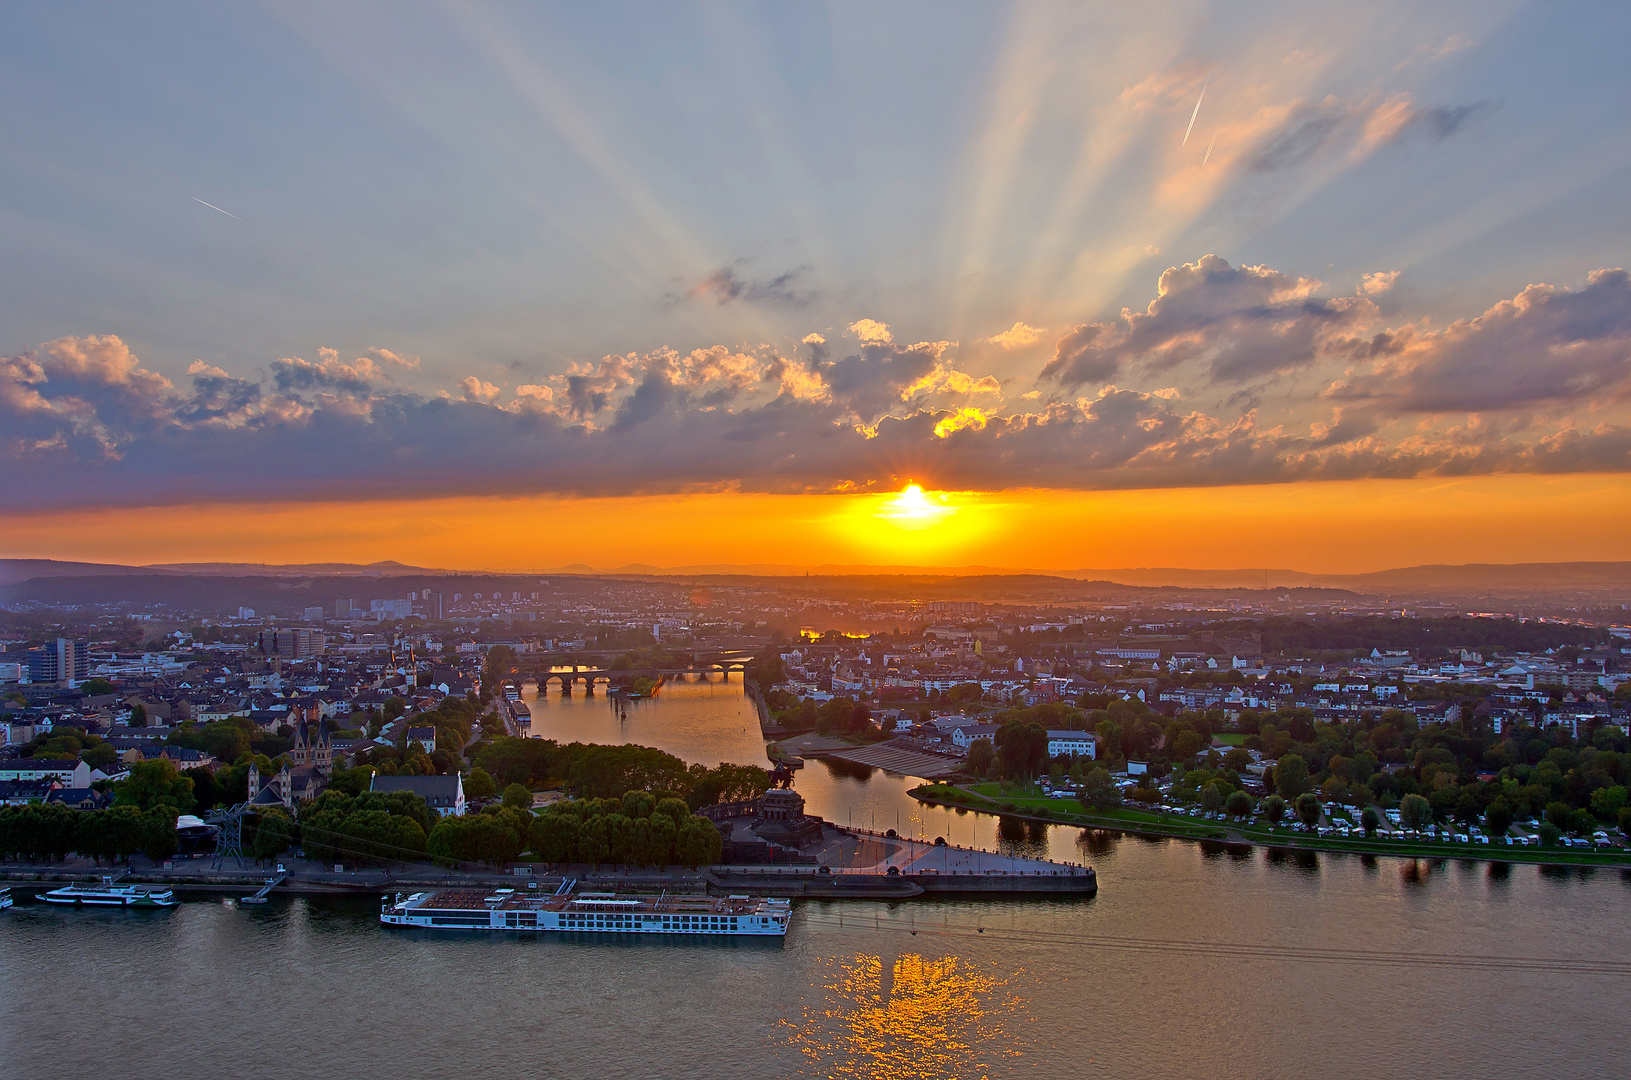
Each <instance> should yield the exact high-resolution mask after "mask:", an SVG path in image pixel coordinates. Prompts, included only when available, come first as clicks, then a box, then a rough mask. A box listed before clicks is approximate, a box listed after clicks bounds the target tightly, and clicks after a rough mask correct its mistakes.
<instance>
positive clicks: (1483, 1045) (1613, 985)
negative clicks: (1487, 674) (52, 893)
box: [0, 682, 1631, 1080]
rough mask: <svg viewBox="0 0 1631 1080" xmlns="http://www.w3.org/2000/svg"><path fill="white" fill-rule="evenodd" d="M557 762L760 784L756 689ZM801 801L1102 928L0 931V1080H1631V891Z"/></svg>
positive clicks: (1523, 872) (801, 917)
mask: <svg viewBox="0 0 1631 1080" xmlns="http://www.w3.org/2000/svg"><path fill="white" fill-rule="evenodd" d="M529 700H530V702H531V704H532V708H533V716H534V722H533V731H534V733H535V734H536V735H539V736H543V737H549V738H555V739H558V740H561V741H563V742H564V741H571V740H574V739H576V740H583V741H600V742H609V741H614V740H626V741H631V742H640V743H644V744H646V745H651V746H657V747H661V748H662V749H665V750H668V751H670V752H673V753H675V754H678V755H680V756H682V757H684V758H686V759H687V760H690V761H700V762H703V763H705V764H710V765H711V764H714V763H716V762H718V761H721V760H731V761H741V762H762V761H763V753H762V744H761V743H760V740H759V736H758V728H757V725H756V723H755V721H754V717H753V713H752V710H751V708H750V707H749V706H748V704H747V702H746V701H745V700H744V699H743V697H742V688H741V683H740V682H734V683H731V684H720V683H717V682H714V683H685V684H676V685H670V686H668V687H666V688H665V689H664V691H663V693H662V695H661V696H660V697H659V698H658V699H656V700H655V701H651V702H642V703H636V704H632V705H631V706H630V708H629V715H628V719H627V720H619V718H618V717H617V715H616V714H615V713H614V712H613V710H612V709H611V707H610V706H609V704H608V703H607V701H606V699H605V698H604V697H603V696H596V697H594V698H588V699H585V698H584V697H583V696H582V694H581V691H580V693H579V694H578V695H577V696H575V697H573V698H570V699H566V700H564V701H563V700H562V699H561V698H560V697H559V695H558V691H555V692H551V693H550V694H549V696H548V697H547V699H546V700H543V701H538V700H536V699H532V698H530V695H529ZM910 786H911V781H909V780H906V779H904V778H901V777H893V776H887V775H885V774H883V773H875V774H873V775H872V776H870V777H867V778H864V779H863V778H859V777H853V776H842V775H834V774H833V773H831V772H829V771H828V770H827V769H826V768H825V767H823V766H821V765H820V764H817V763H812V764H811V765H810V766H808V767H807V768H805V769H804V770H802V771H801V772H800V773H799V775H798V779H797V782H796V787H797V788H798V790H799V791H800V792H802V793H803V794H804V796H805V798H806V799H807V800H808V803H809V808H810V810H811V811H812V812H814V813H819V814H822V815H824V816H826V817H828V818H829V819H831V820H835V821H838V822H844V821H852V822H854V823H855V824H857V825H862V824H872V823H873V822H876V824H877V825H878V827H880V828H882V827H885V825H888V826H889V827H894V826H895V823H896V822H897V821H898V822H899V823H900V827H901V828H902V830H903V831H904V830H906V829H911V830H913V831H915V832H921V833H923V834H925V835H946V836H949V837H950V838H951V839H953V840H955V841H956V842H958V843H963V844H970V843H975V844H983V845H984V846H986V847H995V846H997V845H1003V846H1010V845H1018V846H1021V847H1024V848H1027V849H1029V850H1032V851H1035V852H1038V853H1041V852H1043V851H1045V852H1047V853H1048V854H1051V855H1052V856H1053V857H1055V858H1063V859H1069V860H1071V861H1087V862H1090V863H1091V864H1092V865H1094V866H1096V867H1097V868H1098V871H1099V883H1100V892H1099V895H1098V896H1097V897H1095V898H1093V899H1090V900H1077V899H1071V900H1022V901H997V902H993V901H940V902H923V901H918V902H912V903H905V904H886V903H842V904H840V903H805V904H801V905H799V906H798V907H797V908H796V909H795V916H794V920H793V926H792V930H791V932H790V933H789V934H788V936H787V939H786V941H785V942H784V943H765V942H755V943H739V944H730V943H714V942H696V941H675V940H664V939H639V940H633V941H616V940H601V941H591V942H584V941H581V940H570V941H561V940H554V939H551V938H547V937H544V938H529V939H524V940H516V939H511V938H505V937H487V936H482V937H475V938H462V937H451V936H447V937H431V936H425V935H424V934H422V933H419V932H413V933H402V932H393V931H386V930H384V929H383V928H381V927H380V926H379V925H378V923H377V922H376V915H377V906H376V905H375V904H374V903H372V902H368V901H345V902H337V901H322V902H318V901H307V900H303V899H302V900H293V901H283V902H279V903H274V904H271V905H268V906H267V907H265V908H263V909H260V910H253V909H250V908H242V907H239V906H238V905H237V904H236V903H235V902H232V901H221V900H218V899H217V900H198V901H192V902H188V903H184V904H183V905H182V906H181V907H179V908H177V909H176V910H174V911H169V912H157V913H141V914H136V915H127V914H115V913H107V912H79V911H72V910H68V911H62V910H56V909H49V908H45V907H43V906H41V905H38V904H29V903H23V904H19V905H18V906H17V907H15V908H13V909H12V910H10V911H7V912H4V913H0V1076H3V1077H26V1078H35V1077H54V1076H76V1075H116V1076H132V1077H174V1078H182V1080H185V1078H190V1077H201V1078H203V1077H209V1078H214V1077H233V1078H236V1080H250V1078H260V1077H266V1078H280V1080H281V1078H291V1077H333V1076H342V1077H346V1076H350V1077H389V1078H403V1077H454V1078H464V1077H470V1078H487V1077H492V1078H504V1080H516V1078H517V1077H570V1078H590V1080H600V1078H620V1077H681V1076H706V1077H752V1078H755V1080H762V1078H768V1077H781V1076H809V1077H880V1078H882V1077H922V1078H932V1080H940V1078H945V1077H970V1078H972V1077H1049V1078H1064V1077H1071V1078H1074V1077H1107V1078H1108V1077H1116V1078H1123V1077H1174V1076H1176V1077H1204V1078H1206V1080H1216V1078H1219V1077H1225V1078H1230V1077H1242V1078H1247V1077H1252V1078H1255V1077H1281V1076H1286V1077H1300V1076H1311V1077H1355V1078H1364V1080H1375V1078H1377V1077H1393V1076H1434V1077H1536V1076H1546V1077H1554V1076H1562V1077H1575V1076H1605V1077H1607V1076H1613V1077H1620V1076H1624V1075H1626V1074H1627V1071H1628V1065H1627V1063H1628V1061H1631V1050H1628V1048H1631V1037H1628V1036H1627V1034H1626V1025H1627V1020H1626V1016H1627V1014H1628V1011H1631V1010H1628V1007H1631V920H1628V919H1627V918H1626V915H1627V911H1628V909H1631V877H1628V876H1627V875H1624V874H1620V873H1608V872H1597V873H1590V872H1567V873H1551V872H1542V871H1539V870H1537V869H1535V868H1532V867H1521V866H1512V867H1504V866H1500V865H1495V866H1492V865H1489V864H1483V863H1477V862H1472V861H1464V860H1447V861H1443V862H1435V863H1427V862H1414V861H1399V860H1389V859H1379V860H1371V859H1361V858H1358V857H1353V856H1334V857H1333V856H1318V857H1313V856H1306V857H1297V858H1293V857H1289V856H1274V855H1271V854H1270V853H1266V852H1235V853H1233V854H1231V853H1229V852H1226V851H1221V850H1214V851H1207V850H1202V849H1201V848H1200V847H1199V846H1196V845H1193V844H1188V843H1183V842H1177V841H1170V842H1149V841H1143V840H1137V839H1130V838H1129V839H1115V838H1110V837H1105V836H1095V837H1083V836H1082V835H1081V834H1080V832H1079V831H1078V830H1073V829H1065V828H1057V827H1056V828H1052V829H1049V830H1046V831H1037V832H1034V833H1033V832H1029V831H1022V832H1020V833H1019V834H1017V835H1014V836H1009V837H1004V836H1002V835H1000V834H999V829H998V826H997V823H996V822H995V821H994V820H993V819H991V818H986V817H981V816H978V815H971V814H964V815H958V814H955V813H950V812H944V811H923V810H920V809H918V808H917V807H916V806H915V804H914V803H913V802H912V801H911V800H910V799H909V798H908V797H907V796H906V795H905V791H906V789H907V788H908V787H910Z"/></svg>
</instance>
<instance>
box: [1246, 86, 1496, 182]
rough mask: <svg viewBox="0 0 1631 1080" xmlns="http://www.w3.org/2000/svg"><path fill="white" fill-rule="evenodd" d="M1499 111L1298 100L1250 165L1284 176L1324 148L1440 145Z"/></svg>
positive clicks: (1480, 105)
mask: <svg viewBox="0 0 1631 1080" xmlns="http://www.w3.org/2000/svg"><path fill="white" fill-rule="evenodd" d="M1498 107H1499V106H1498V105H1497V104H1496V103H1495V102H1493V101H1488V100H1485V101H1475V102H1471V103H1469V104H1465V105H1438V106H1433V107H1430V108H1429V107H1423V106H1420V105H1416V104H1414V103H1413V102H1411V101H1410V99H1409V98H1407V97H1395V98H1390V99H1387V100H1385V101H1376V100H1374V99H1373V100H1367V101H1357V102H1355V101H1344V100H1342V99H1340V98H1334V97H1333V98H1326V99H1324V100H1323V101H1318V102H1302V103H1299V104H1298V105H1297V106H1296V107H1295V108H1294V109H1293V110H1292V111H1291V114H1290V115H1289V116H1288V117H1287V118H1286V121H1285V123H1284V124H1283V125H1281V126H1280V128H1279V130H1278V131H1276V132H1275V134H1274V135H1273V136H1271V137H1270V138H1269V139H1268V140H1267V141H1265V142H1264V143H1263V144H1262V146H1260V147H1259V148H1258V150H1257V152H1256V154H1255V155H1254V156H1253V157H1252V159H1251V160H1250V162H1249V163H1248V167H1249V168H1250V169H1251V171H1253V172H1258V173H1273V172H1282V171H1285V170H1288V169H1296V168H1300V167H1301V166H1303V165H1306V164H1308V163H1309V162H1310V161H1312V160H1314V159H1315V158H1316V157H1319V156H1320V155H1321V154H1323V153H1325V152H1327V151H1328V150H1330V151H1339V152H1340V151H1342V150H1344V149H1347V150H1353V151H1359V152H1368V151H1371V150H1375V149H1376V148H1377V147H1380V146H1386V145H1388V144H1390V143H1398V142H1406V141H1409V140H1412V139H1425V140H1426V141H1428V142H1433V143H1441V142H1444V141H1445V140H1446V139H1449V138H1451V137H1453V136H1455V135H1457V134H1459V133H1460V132H1462V131H1464V130H1465V129H1467V128H1468V127H1470V126H1472V125H1473V124H1475V123H1477V122H1478V121H1479V120H1482V119H1483V118H1485V117H1486V116H1489V115H1490V114H1491V113H1493V112H1495V110H1496V109H1497V108H1498Z"/></svg>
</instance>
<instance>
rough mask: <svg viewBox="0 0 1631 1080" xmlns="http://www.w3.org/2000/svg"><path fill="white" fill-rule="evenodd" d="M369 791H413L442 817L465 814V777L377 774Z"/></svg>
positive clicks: (455, 775)
mask: <svg viewBox="0 0 1631 1080" xmlns="http://www.w3.org/2000/svg"><path fill="white" fill-rule="evenodd" d="M368 790H369V791H383V792H387V793H389V792H392V791H411V792H413V793H414V794H415V795H417V796H419V797H420V798H421V799H424V800H425V805H426V806H428V807H430V808H431V809H432V810H434V811H436V813H437V814H439V815H441V816H442V817H463V816H464V778H463V777H461V776H459V775H458V774H457V773H455V774H454V775H452V776H375V777H374V778H373V780H372V782H370V783H369V785H368Z"/></svg>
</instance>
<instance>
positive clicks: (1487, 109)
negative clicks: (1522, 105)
mask: <svg viewBox="0 0 1631 1080" xmlns="http://www.w3.org/2000/svg"><path fill="white" fill-rule="evenodd" d="M1499 107H1500V106H1498V105H1497V104H1496V103H1495V102H1493V101H1489V100H1485V101H1475V102H1473V103H1472V104H1470V105H1440V106H1438V107H1437V108H1434V109H1418V110H1417V111H1416V114H1415V116H1414V117H1412V118H1411V129H1410V131H1409V132H1408V133H1409V134H1415V133H1418V132H1419V133H1421V134H1423V135H1425V136H1426V137H1427V138H1429V139H1431V140H1432V141H1434V142H1443V141H1444V140H1445V139H1448V138H1449V137H1450V136H1452V135H1455V134H1457V133H1459V132H1460V131H1461V130H1462V129H1463V128H1466V127H1469V126H1471V125H1472V124H1474V123H1476V122H1477V121H1479V120H1482V119H1483V118H1484V117H1486V116H1488V115H1490V114H1491V113H1493V112H1494V111H1495V110H1496V109H1498V108H1499Z"/></svg>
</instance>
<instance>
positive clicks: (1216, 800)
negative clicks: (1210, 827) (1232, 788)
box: [1201, 783, 1223, 814]
mask: <svg viewBox="0 0 1631 1080" xmlns="http://www.w3.org/2000/svg"><path fill="white" fill-rule="evenodd" d="M1222 807H1223V793H1222V792H1221V791H1220V790H1219V789H1218V785H1217V784H1215V783H1212V784H1207V785H1206V786H1205V787H1203V788H1201V809H1202V810H1205V811H1206V812H1207V813H1208V814H1212V813H1216V812H1217V811H1218V810H1220V809H1222Z"/></svg>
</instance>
